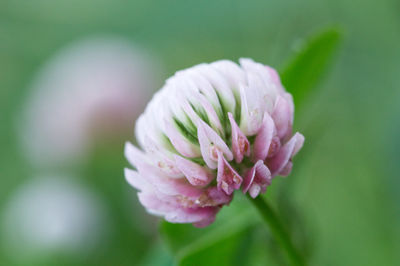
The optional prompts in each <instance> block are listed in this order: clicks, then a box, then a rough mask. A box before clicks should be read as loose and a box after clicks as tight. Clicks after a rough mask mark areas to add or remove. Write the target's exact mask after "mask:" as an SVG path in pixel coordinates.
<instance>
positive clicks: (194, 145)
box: [125, 59, 304, 227]
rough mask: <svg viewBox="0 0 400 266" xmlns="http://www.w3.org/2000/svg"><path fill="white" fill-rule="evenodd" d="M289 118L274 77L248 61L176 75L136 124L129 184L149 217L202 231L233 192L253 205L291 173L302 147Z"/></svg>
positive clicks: (287, 99) (129, 150) (290, 110)
mask: <svg viewBox="0 0 400 266" xmlns="http://www.w3.org/2000/svg"><path fill="white" fill-rule="evenodd" d="M293 115H294V106H293V100H292V97H291V95H290V94H289V93H287V92H286V91H285V89H284V88H283V86H282V84H281V82H280V79H279V76H278V74H277V72H276V71H275V70H274V69H272V68H270V67H268V66H265V65H262V64H259V63H256V62H254V61H252V60H251V59H241V60H240V65H237V64H235V63H233V62H231V61H227V60H222V61H217V62H214V63H211V64H200V65H197V66H194V67H192V68H189V69H186V70H182V71H179V72H177V73H176V74H175V75H174V76H173V77H171V78H169V79H168V80H167V82H166V84H165V86H164V87H163V88H162V89H161V90H160V91H159V92H158V93H156V95H154V97H153V99H152V101H151V102H150V103H149V104H148V106H147V108H146V110H145V112H144V113H143V114H142V115H141V116H140V117H139V119H138V121H137V124H136V137H137V140H138V142H139V144H140V146H141V148H142V149H143V151H141V150H139V149H137V148H135V147H134V146H133V145H131V144H130V143H127V145H126V148H125V155H126V157H127V158H128V160H129V161H130V162H131V163H132V165H133V166H135V168H136V171H134V170H129V169H126V171H125V176H126V179H127V181H128V182H129V183H130V184H131V185H132V186H133V187H135V188H136V189H138V190H139V191H140V192H139V199H140V201H141V203H142V204H143V205H144V206H145V207H146V209H147V210H148V212H149V213H152V214H155V215H159V216H162V217H164V218H165V219H166V220H167V221H169V222H173V223H193V224H194V225H195V226H198V227H202V226H207V225H208V224H210V223H212V222H213V221H214V220H215V216H216V214H217V212H218V211H219V210H220V209H221V207H223V206H224V205H227V204H229V203H230V201H231V200H232V197H233V193H234V191H236V190H239V189H240V188H242V191H243V193H247V192H249V194H250V196H251V197H253V198H255V197H257V196H258V195H259V194H260V193H264V192H265V191H266V189H267V187H268V186H269V185H270V184H271V181H272V179H273V178H274V177H275V176H277V175H281V176H287V175H288V174H289V173H290V171H291V169H292V167H293V163H292V158H293V156H294V155H295V154H296V153H297V152H298V151H299V150H300V149H301V147H302V145H303V142H304V137H303V136H302V135H301V134H300V133H296V134H294V135H293V136H292V137H291V135H292V126H293Z"/></svg>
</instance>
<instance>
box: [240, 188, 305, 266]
mask: <svg viewBox="0 0 400 266" xmlns="http://www.w3.org/2000/svg"><path fill="white" fill-rule="evenodd" d="M247 198H248V199H249V200H250V202H251V203H252V204H253V205H254V206H255V207H256V209H257V210H258V212H259V213H260V214H261V216H262V218H263V220H264V222H265V223H266V224H267V225H268V226H269V228H270V230H271V233H272V235H273V236H274V237H275V239H276V241H277V242H278V244H279V245H280V246H281V247H282V248H283V250H284V251H285V252H286V255H287V257H288V259H289V260H290V264H291V265H296V266H303V265H305V263H304V261H303V258H302V257H301V256H300V254H299V253H298V251H297V250H296V248H295V247H294V245H293V243H292V241H291V239H290V236H289V234H288V233H287V232H286V230H285V228H284V227H283V225H282V223H281V221H280V220H279V218H278V216H277V215H276V213H275V212H274V210H273V209H272V208H271V206H270V205H269V204H268V202H267V201H266V200H265V199H264V198H263V197H261V196H258V197H256V198H255V199H253V198H252V197H251V196H250V195H248V194H247Z"/></svg>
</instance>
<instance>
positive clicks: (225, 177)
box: [217, 151, 243, 195]
mask: <svg viewBox="0 0 400 266" xmlns="http://www.w3.org/2000/svg"><path fill="white" fill-rule="evenodd" d="M242 181H243V179H242V177H241V176H240V175H239V174H238V173H237V172H236V171H235V170H234V169H233V168H232V167H231V166H230V164H229V163H228V162H227V161H226V159H225V158H224V156H223V154H222V153H221V152H220V151H218V173H217V187H218V189H219V190H223V191H225V193H226V194H228V195H231V194H232V192H233V191H234V190H235V189H239V188H240V184H241V183H242Z"/></svg>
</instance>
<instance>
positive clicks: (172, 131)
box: [164, 121, 200, 158]
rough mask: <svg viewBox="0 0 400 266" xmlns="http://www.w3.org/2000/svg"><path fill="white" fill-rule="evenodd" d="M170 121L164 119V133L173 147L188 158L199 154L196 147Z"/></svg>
mask: <svg viewBox="0 0 400 266" xmlns="http://www.w3.org/2000/svg"><path fill="white" fill-rule="evenodd" d="M172 123H173V122H172V121H164V125H165V131H166V132H165V133H166V134H167V136H168V138H169V140H170V141H171V143H172V145H173V146H174V148H175V149H176V150H177V151H178V152H179V153H180V154H182V155H183V156H186V157H189V158H194V157H198V156H199V155H200V153H199V151H198V147H196V146H195V145H194V144H192V143H191V142H190V141H189V140H187V139H186V138H185V137H184V136H183V135H182V134H181V133H180V132H179V131H178V129H177V128H176V127H175V126H174V125H173V124H172Z"/></svg>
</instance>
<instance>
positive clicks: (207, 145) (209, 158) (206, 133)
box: [197, 121, 233, 169]
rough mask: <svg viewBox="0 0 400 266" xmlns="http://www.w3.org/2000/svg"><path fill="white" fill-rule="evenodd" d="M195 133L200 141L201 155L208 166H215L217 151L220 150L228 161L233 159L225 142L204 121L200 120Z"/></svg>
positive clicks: (213, 167)
mask: <svg viewBox="0 0 400 266" xmlns="http://www.w3.org/2000/svg"><path fill="white" fill-rule="evenodd" d="M197 135H198V139H199V143H200V151H201V155H202V156H203V159H204V161H205V163H206V164H207V166H208V167H209V168H211V169H216V168H217V162H218V152H219V151H221V152H222V153H223V154H224V155H225V156H226V157H227V159H228V160H229V161H231V160H232V159H233V154H232V152H231V151H230V150H229V147H228V146H227V145H226V143H225V142H224V141H223V140H222V139H221V137H220V136H219V135H218V134H217V133H216V132H215V131H214V130H213V129H212V128H210V126H208V125H207V124H206V123H205V122H203V121H201V122H200V123H199V124H198V125H197Z"/></svg>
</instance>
